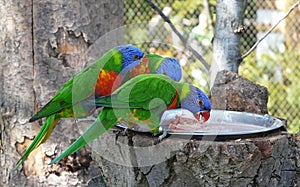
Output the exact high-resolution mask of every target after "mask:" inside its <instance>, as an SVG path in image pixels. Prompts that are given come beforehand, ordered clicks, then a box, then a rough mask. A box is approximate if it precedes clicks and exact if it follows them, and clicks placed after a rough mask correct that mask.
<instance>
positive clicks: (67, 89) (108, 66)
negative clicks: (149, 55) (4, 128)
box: [17, 45, 144, 167]
mask: <svg viewBox="0 0 300 187" xmlns="http://www.w3.org/2000/svg"><path fill="white" fill-rule="evenodd" d="M143 56H144V53H143V52H142V51H141V50H140V49H138V48H137V47H135V46H132V45H125V46H118V47H115V48H113V49H111V50H109V51H108V52H107V53H105V54H104V55H103V56H102V57H101V58H99V59H98V60H96V61H95V62H93V63H92V64H91V65H89V66H88V67H86V68H85V69H83V70H82V71H80V72H79V73H77V74H76V75H75V76H74V77H72V78H71V79H69V80H68V81H67V82H66V83H65V84H64V85H63V86H62V87H61V88H60V89H59V90H58V91H57V93H56V94H55V95H54V97H53V98H52V99H51V100H50V101H49V102H48V103H47V104H46V105H45V106H44V107H43V108H42V109H41V110H40V111H39V112H38V113H37V114H35V115H34V116H33V117H32V118H30V120H29V122H33V121H35V120H38V119H40V118H43V117H47V118H46V120H45V122H44V123H43V125H42V127H41V128H40V130H39V132H38V134H37V135H36V137H35V138H34V140H33V142H32V143H31V145H30V146H29V147H28V148H27V150H26V151H25V153H24V154H23V156H22V157H21V159H20V160H19V161H18V163H17V167H18V166H20V165H21V164H22V163H23V162H24V160H25V159H26V158H27V156H28V155H29V154H30V152H31V151H32V150H33V149H35V148H36V147H37V146H39V145H40V144H41V143H44V142H45V141H46V140H47V139H48V138H49V137H50V135H51V133H52V131H53V128H54V127H55V126H56V124H57V123H58V122H59V120H60V119H61V118H69V117H76V118H80V117H86V116H88V115H90V114H91V113H92V112H93V111H94V109H95V107H94V106H91V105H90V104H88V102H87V101H88V100H90V99H94V97H95V94H96V95H97V96H105V95H108V94H110V93H112V91H113V89H114V88H113V85H115V88H116V87H118V86H119V85H120V84H121V83H122V82H123V78H124V77H125V76H126V74H127V73H128V72H129V70H130V69H132V68H134V67H135V66H137V65H138V64H139V63H140V60H141V59H142V57H143Z"/></svg>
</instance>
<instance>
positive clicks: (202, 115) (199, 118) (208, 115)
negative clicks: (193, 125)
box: [194, 111, 210, 123]
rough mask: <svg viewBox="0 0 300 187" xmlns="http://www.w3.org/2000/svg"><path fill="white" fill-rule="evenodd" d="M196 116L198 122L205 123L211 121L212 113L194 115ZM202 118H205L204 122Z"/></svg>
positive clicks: (205, 112)
mask: <svg viewBox="0 0 300 187" xmlns="http://www.w3.org/2000/svg"><path fill="white" fill-rule="evenodd" d="M194 116H195V118H196V119H197V120H198V121H200V120H201V121H202V122H203V123H204V122H206V121H207V120H208V119H209V117H210V111H202V112H199V113H196V114H194ZM202 118H203V120H202Z"/></svg>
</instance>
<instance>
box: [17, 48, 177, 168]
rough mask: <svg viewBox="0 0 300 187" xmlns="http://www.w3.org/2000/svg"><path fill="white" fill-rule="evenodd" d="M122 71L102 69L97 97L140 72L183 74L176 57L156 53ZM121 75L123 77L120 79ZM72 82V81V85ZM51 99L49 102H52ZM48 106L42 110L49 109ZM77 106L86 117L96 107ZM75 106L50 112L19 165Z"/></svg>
mask: <svg viewBox="0 0 300 187" xmlns="http://www.w3.org/2000/svg"><path fill="white" fill-rule="evenodd" d="M98 61H99V60H98ZM91 66H92V65H91ZM96 73H97V72H96ZM122 73H123V72H122ZM122 73H121V75H122V76H119V77H117V75H116V73H115V72H111V73H108V72H107V71H104V70H103V69H101V71H100V73H99V74H98V79H97V82H96V84H95V96H96V98H97V97H101V96H105V95H108V94H110V93H111V92H112V91H113V90H115V89H116V88H117V87H118V86H119V85H120V82H126V81H127V80H129V79H130V78H132V77H135V76H137V75H139V74H144V73H164V74H166V75H168V76H170V77H171V78H173V79H174V80H177V81H179V80H180V79H181V76H182V72H181V66H180V65H179V63H178V62H177V61H176V60H175V59H173V58H168V57H167V58H163V57H161V56H159V55H154V54H148V55H146V56H145V57H144V58H143V59H142V60H141V63H139V64H138V65H137V66H136V67H134V68H132V69H131V70H130V72H128V73H127V74H126V75H125V76H123V74H122ZM93 74H95V73H94V72H93ZM111 75H113V76H111ZM75 76H76V75H75ZM94 77H95V76H94ZM120 77H121V79H120ZM106 79H108V80H109V81H106ZM113 81H115V82H113ZM69 82H70V80H69ZM72 82H73V81H72ZM72 82H70V86H72ZM79 83H80V82H79ZM73 86H74V85H73ZM78 86H80V85H78ZM78 86H76V87H78ZM102 88H103V89H102ZM72 89H74V88H72ZM60 90H63V91H64V92H66V91H70V90H71V89H68V88H67V89H65V88H64V87H62V89H60ZM58 93H59V91H58V92H57V94H58ZM65 94H67V93H65ZM79 94H80V92H79ZM59 96H60V95H59ZM73 98H74V95H73ZM81 98H82V97H81ZM81 98H80V99H76V100H81ZM88 98H89V99H90V98H91V97H88ZM54 99H55V96H54V98H53V99H52V100H54ZM59 99H62V98H59ZM52 100H51V101H52ZM57 100H58V99H56V100H55V101H57ZM51 101H50V102H49V103H51ZM84 101H86V99H84ZM84 105H85V106H84ZM46 106H47V105H46ZM46 106H45V107H44V108H43V109H42V110H45V109H47V108H46ZM75 106H76V111H75V112H77V113H76V116H75V117H86V116H88V115H89V114H90V113H91V112H92V111H94V109H95V107H93V105H87V104H86V103H82V102H79V104H78V105H75ZM77 106H78V107H77ZM73 107H74V103H73V104H72V105H71V106H70V107H69V108H64V109H63V110H62V111H61V112H59V113H57V114H54V115H53V114H50V115H49V116H47V118H46V120H45V122H44V124H43V126H42V127H41V129H40V131H39V132H38V134H37V135H36V137H35V139H34V140H33V142H32V143H31V145H30V146H29V147H28V149H27V150H26V151H25V153H24V154H23V156H22V157H21V159H20V160H19V162H18V164H17V166H19V165H20V164H22V162H23V161H24V160H25V159H26V158H27V156H28V155H29V154H30V153H31V151H33V150H34V149H35V148H36V147H38V146H39V145H40V144H42V143H44V142H45V141H46V140H47V139H48V138H49V137H50V135H51V133H52V131H53V129H54V127H55V126H56V125H57V123H58V121H59V120H60V118H67V117H74V114H73V113H74V109H73ZM42 110H41V111H42ZM78 111H81V112H80V113H78ZM38 114H39V113H38ZM38 114H36V115H35V116H37V115H38ZM62 114H63V115H62ZM35 116H33V117H32V118H31V120H30V121H33V120H35V119H37V118H35ZM38 117H39V118H41V116H38ZM43 117H44V116H43Z"/></svg>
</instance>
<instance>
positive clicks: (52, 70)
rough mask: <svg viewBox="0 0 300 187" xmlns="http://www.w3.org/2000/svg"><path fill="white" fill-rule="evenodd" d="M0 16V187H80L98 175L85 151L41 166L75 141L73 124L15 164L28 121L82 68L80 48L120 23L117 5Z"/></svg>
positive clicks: (6, 8) (28, 135) (29, 4)
mask: <svg viewBox="0 0 300 187" xmlns="http://www.w3.org/2000/svg"><path fill="white" fill-rule="evenodd" d="M0 10H1V15H2V16H1V18H0V20H1V22H0V25H1V26H0V27H1V31H2V32H1V33H0V41H1V42H0V46H1V49H0V50H1V51H0V56H1V58H0V59H1V60H0V68H1V69H0V87H1V89H0V107H1V108H0V109H1V110H0V127H1V132H0V133H1V134H0V137H1V144H0V145H1V147H0V148H1V159H0V162H1V164H0V165H1V170H0V186H49V185H53V186H58V185H65V186H66V185H68V186H70V185H71V186H72V185H83V184H85V183H86V182H87V180H88V179H89V178H91V177H92V176H95V175H98V174H99V170H98V169H97V168H96V167H95V166H94V164H91V158H90V151H89V150H88V149H83V150H82V151H80V152H79V153H77V154H74V155H73V156H71V157H69V159H67V160H65V161H64V162H61V163H60V164H58V165H54V166H48V165H47V164H48V163H49V160H50V159H51V158H53V157H54V155H55V150H62V149H64V148H66V146H67V145H69V144H70V143H71V142H72V140H73V139H74V138H77V137H78V136H79V132H78V128H77V127H76V125H73V124H74V120H66V121H64V122H63V124H61V125H58V126H57V128H56V129H55V130H54V133H53V136H52V137H51V138H50V139H49V142H48V143H45V144H44V145H42V146H41V147H40V148H38V149H36V150H35V152H34V154H32V156H30V157H29V158H28V160H27V161H26V162H25V163H24V164H23V166H22V169H19V170H16V169H15V164H16V162H17V160H18V159H19V158H20V156H21V153H23V151H24V150H25V148H26V147H28V146H29V144H30V142H31V140H32V139H33V137H34V136H35V135H36V133H37V131H38V129H39V122H36V123H28V119H29V118H30V117H31V116H32V115H33V114H34V113H35V112H36V111H37V110H38V109H39V108H40V107H42V106H43V105H44V104H46V103H47V102H48V101H49V99H50V98H51V97H52V96H53V95H54V94H55V92H56V91H57V90H58V89H59V88H60V87H61V86H62V85H63V83H64V82H66V81H67V80H68V79H69V78H70V77H71V76H72V75H74V73H76V72H78V71H79V70H81V69H82V68H83V66H84V65H85V64H84V63H85V62H83V61H80V58H81V56H83V54H84V52H85V51H86V50H87V49H88V47H89V46H90V45H91V44H93V43H94V42H95V41H96V40H97V39H98V38H99V37H100V36H102V35H103V34H105V33H107V32H109V31H111V30H112V29H115V28H117V27H119V26H121V25H122V24H123V2H122V1H118V0H113V1H111V0H102V1H81V0H76V1H64V0H57V1H48V0H43V1H35V0H33V1H1V4H0ZM114 44H115V43H113V42H112V43H110V45H114ZM103 45H105V44H103ZM106 47H107V46H104V47H103V49H102V51H101V52H100V51H99V54H97V55H99V56H100V55H101V53H103V52H104V51H105V50H107V48H106ZM40 123H41V122H40Z"/></svg>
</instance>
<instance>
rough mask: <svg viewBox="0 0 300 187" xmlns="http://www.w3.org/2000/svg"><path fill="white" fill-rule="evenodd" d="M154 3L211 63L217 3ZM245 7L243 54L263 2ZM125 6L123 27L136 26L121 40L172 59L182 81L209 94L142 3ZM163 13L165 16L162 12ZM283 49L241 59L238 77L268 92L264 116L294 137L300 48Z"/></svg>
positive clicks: (191, 62) (192, 62)
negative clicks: (283, 121)
mask: <svg viewBox="0 0 300 187" xmlns="http://www.w3.org/2000/svg"><path fill="white" fill-rule="evenodd" d="M154 2H155V3H156V4H157V6H159V8H161V9H162V10H164V9H165V8H169V14H168V17H169V18H170V20H171V21H172V23H173V24H174V25H175V26H176V28H177V29H178V30H179V31H180V32H181V34H182V35H183V36H184V37H185V38H186V39H188V41H189V43H190V44H191V46H192V47H193V48H194V49H195V50H197V51H198V52H199V53H200V54H201V55H202V56H203V57H204V59H205V60H206V61H207V62H208V63H210V62H211V61H212V60H211V58H212V43H211V41H212V38H213V32H214V31H213V27H214V22H215V21H214V20H215V5H216V0H207V1H205V0H204V1H185V0H161V1H154ZM247 3H248V6H247V9H246V10H245V17H244V26H245V31H244V32H243V34H242V39H241V52H242V53H245V52H246V51H248V50H249V49H250V48H251V47H252V45H253V44H254V43H255V42H256V40H257V33H258V30H257V28H256V26H257V22H256V19H257V14H256V13H257V10H258V9H259V8H260V7H261V6H262V4H263V3H265V2H264V1H262V0H260V1H254V0H249V1H247ZM124 6H125V17H124V23H125V24H126V25H132V24H137V23H138V24H140V25H138V26H132V27H128V28H127V30H126V35H125V41H127V42H128V43H133V44H135V45H137V46H138V47H140V48H141V49H142V50H144V51H145V52H148V53H157V54H160V55H163V56H169V57H174V58H176V59H177V60H178V61H179V62H180V64H181V65H182V67H183V81H186V82H191V83H193V84H196V85H198V86H199V87H200V88H202V89H203V90H204V91H205V92H207V93H208V92H209V80H210V79H209V75H208V74H207V73H206V72H205V71H204V67H203V66H202V64H201V63H200V61H199V60H197V59H196V58H195V57H194V56H193V55H192V54H191V53H189V52H187V51H186V50H184V48H183V46H182V44H181V42H178V41H179V40H178V38H176V36H174V33H172V30H171V29H170V27H169V26H168V24H166V23H165V22H164V21H163V20H162V19H161V17H160V16H159V15H157V13H156V12H155V11H154V10H153V9H152V8H151V7H150V6H149V5H148V4H147V2H145V1H140V0H125V1H124ZM165 10H166V12H168V10H167V9H165ZM203 14H205V15H207V19H208V21H207V20H206V19H205V16H204V17H203V16H202V17H201V15H203ZM292 21H293V20H292V19H291V21H290V22H291V23H292ZM291 23H290V24H291ZM205 24H206V25H205ZM204 25H205V26H204ZM292 25H293V24H292ZM294 26H295V25H294ZM285 37H286V36H285ZM285 39H287V38H285ZM288 45H289V44H286V51H285V52H284V53H282V52H280V51H279V50H278V49H276V48H274V49H272V51H273V53H272V54H267V53H266V54H264V55H262V57H261V59H259V60H258V59H257V57H256V56H255V51H254V52H253V53H252V54H251V55H250V56H248V57H247V58H246V59H244V63H242V64H241V66H240V68H239V73H240V75H242V76H244V77H246V78H248V79H250V80H251V81H253V82H256V83H258V84H261V85H264V86H266V87H267V88H268V90H269V101H268V110H269V113H270V114H271V115H272V116H275V117H280V118H285V119H287V120H288V129H289V132H291V133H296V132H298V131H299V126H300V115H299V113H300V109H299V107H300V106H299V105H300V97H299V93H300V80H299V79H300V67H299V59H300V56H299V54H300V53H299V51H300V49H295V48H294V47H293V46H288Z"/></svg>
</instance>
